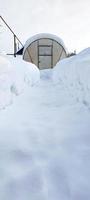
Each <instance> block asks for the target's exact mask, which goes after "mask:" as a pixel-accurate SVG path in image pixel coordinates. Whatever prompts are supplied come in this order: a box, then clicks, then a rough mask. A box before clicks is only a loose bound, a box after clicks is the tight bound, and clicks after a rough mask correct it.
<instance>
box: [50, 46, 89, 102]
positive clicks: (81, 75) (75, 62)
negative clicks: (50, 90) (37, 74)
mask: <svg viewBox="0 0 90 200" xmlns="http://www.w3.org/2000/svg"><path fill="white" fill-rule="evenodd" d="M53 81H54V83H55V84H60V86H61V87H64V89H65V88H66V90H67V91H68V93H69V95H70V96H71V98H74V99H75V100H76V101H78V102H82V103H84V104H85V105H87V106H89V104H90V48H87V49H85V50H83V51H82V52H80V53H79V54H78V55H75V56H73V57H70V58H67V59H64V60H62V61H60V62H58V64H57V65H56V66H55V68H54V69H53Z"/></svg>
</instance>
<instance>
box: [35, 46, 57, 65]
mask: <svg viewBox="0 0 90 200" xmlns="http://www.w3.org/2000/svg"><path fill="white" fill-rule="evenodd" d="M52 64H53V63H52V45H39V46H38V68H39V69H48V68H52Z"/></svg>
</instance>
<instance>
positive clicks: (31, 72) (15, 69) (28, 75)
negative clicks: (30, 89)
mask: <svg viewBox="0 0 90 200" xmlns="http://www.w3.org/2000/svg"><path fill="white" fill-rule="evenodd" d="M39 78H40V74H39V70H38V69H37V68H36V66H34V65H33V64H29V63H27V62H25V61H22V60H21V59H20V58H18V59H17V58H12V57H11V58H9V57H8V56H6V57H5V56H0V109H2V108H5V106H7V105H9V104H11V103H12V102H13V94H16V95H19V94H20V93H21V92H22V91H23V90H24V87H25V86H26V84H28V85H30V86H32V85H34V84H36V83H37V82H38V81H39Z"/></svg>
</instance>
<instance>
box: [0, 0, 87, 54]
mask: <svg viewBox="0 0 90 200" xmlns="http://www.w3.org/2000/svg"><path fill="white" fill-rule="evenodd" d="M0 15H2V16H3V17H4V18H5V20H6V21H7V22H8V24H9V25H10V26H11V27H12V28H13V30H14V31H15V33H16V35H17V36H18V37H19V38H20V40H21V41H22V42H25V41H26V40H27V39H28V38H29V37H30V36H32V35H34V34H36V33H41V32H49V33H52V34H56V35H58V36H59V37H61V38H62V39H63V41H64V43H65V45H66V47H67V48H68V50H69V51H74V50H76V51H77V52H78V51H80V50H82V49H84V48H87V47H89V46H90V0H38V1H36V0H0ZM2 34H3V33H2ZM2 34H1V35H2ZM0 37H1V36H0ZM2 41H3V39H2ZM4 41H5V40H4ZM4 41H3V42H4Z"/></svg>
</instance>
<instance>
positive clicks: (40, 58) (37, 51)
mask: <svg viewBox="0 0 90 200" xmlns="http://www.w3.org/2000/svg"><path fill="white" fill-rule="evenodd" d="M67 54H68V53H67V50H66V47H65V45H64V43H63V41H62V40H61V39H60V38H59V37H57V36H55V35H52V34H45V33H43V34H38V35H35V36H34V37H31V38H30V39H29V40H27V42H26V44H25V47H24V50H23V59H24V60H25V61H27V62H31V63H34V64H35V65H36V66H37V67H38V68H39V69H48V68H53V67H54V66H55V65H56V63H57V62H58V61H59V60H61V59H64V58H66V57H67Z"/></svg>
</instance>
